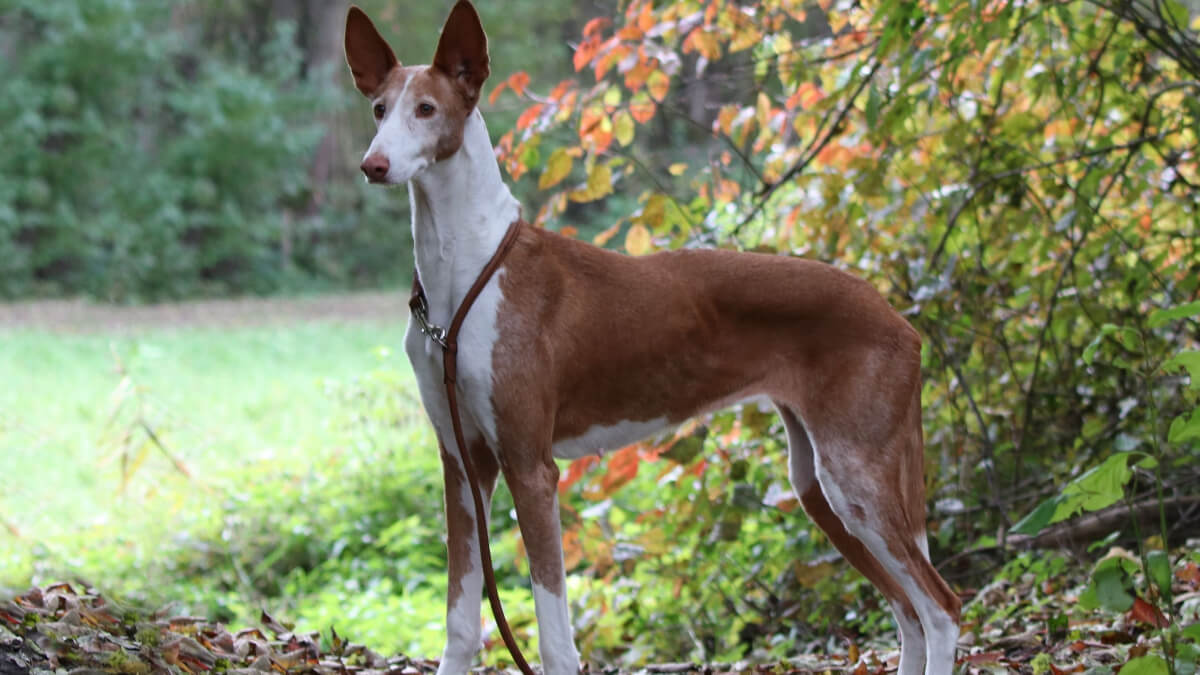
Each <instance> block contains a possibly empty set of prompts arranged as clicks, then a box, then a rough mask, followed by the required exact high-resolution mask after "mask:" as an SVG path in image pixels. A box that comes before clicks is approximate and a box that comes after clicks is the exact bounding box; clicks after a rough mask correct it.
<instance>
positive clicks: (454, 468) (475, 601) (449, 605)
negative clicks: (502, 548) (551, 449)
mask: <svg viewBox="0 0 1200 675" xmlns="http://www.w3.org/2000/svg"><path fill="white" fill-rule="evenodd" d="M471 449H472V451H473V452H472V453H471V457H472V459H473V460H474V468H475V473H476V477H477V478H478V480H479V482H480V496H481V497H482V498H483V504H484V508H485V509H487V510H488V511H490V507H491V503H492V492H493V490H494V488H495V487H496V475H497V474H498V473H499V470H498V468H497V466H496V461H495V458H494V455H493V454H492V452H491V451H490V450H488V449H487V446H486V445H485V444H483V443H477V444H475V445H472V447H471ZM480 450H482V451H480ZM441 455H442V474H443V476H444V478H445V481H446V554H447V556H446V557H447V559H448V563H449V564H448V565H447V569H448V571H449V579H448V584H447V595H446V649H445V650H444V651H443V652H442V662H441V664H440V665H439V666H438V675H460V674H461V673H465V672H467V671H468V670H470V668H471V662H472V661H473V660H474V658H475V654H476V653H477V652H478V651H479V648H480V646H481V633H480V595H481V594H482V592H483V570H482V568H481V567H480V563H479V535H478V533H477V530H476V525H475V502H474V500H473V498H472V496H471V486H470V484H469V483H468V482H467V475H466V472H465V470H464V468H463V464H462V458H461V457H459V456H458V454H457V453H452V452H447V451H446V446H445V445H444V444H442V445H441ZM485 516H486V514H485Z"/></svg>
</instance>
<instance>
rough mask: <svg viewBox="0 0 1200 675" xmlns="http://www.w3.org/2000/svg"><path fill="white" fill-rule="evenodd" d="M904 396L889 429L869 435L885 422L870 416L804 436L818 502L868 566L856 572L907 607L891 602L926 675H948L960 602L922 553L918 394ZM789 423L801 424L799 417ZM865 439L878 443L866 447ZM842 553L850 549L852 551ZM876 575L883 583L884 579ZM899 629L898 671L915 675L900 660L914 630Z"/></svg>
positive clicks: (911, 664) (908, 661) (908, 662)
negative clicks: (920, 637) (914, 623)
mask: <svg viewBox="0 0 1200 675" xmlns="http://www.w3.org/2000/svg"><path fill="white" fill-rule="evenodd" d="M912 396H913V400H911V401H900V400H897V401H894V402H892V403H893V405H892V406H890V408H889V409H891V410H897V411H900V412H899V414H896V415H894V416H890V419H892V420H893V421H892V422H891V425H892V427H893V428H888V429H884V428H882V427H874V428H873V425H875V424H883V423H885V422H882V420H883V419H885V417H884V416H880V415H878V414H877V415H876V416H875V417H872V418H868V417H867V416H866V415H860V416H858V417H850V416H848V417H846V418H843V423H842V424H841V425H838V424H836V423H830V424H827V425H825V426H817V427H814V426H807V427H806V429H807V432H808V433H807V436H808V438H809V440H810V441H811V443H810V445H811V447H812V449H813V452H812V453H811V456H812V459H813V467H812V468H813V474H814V475H815V477H816V482H817V484H818V485H819V487H820V492H821V494H822V495H823V496H824V502H825V503H826V505H827V506H828V508H829V510H830V511H832V513H833V514H834V515H835V516H836V517H837V520H839V521H840V522H841V524H842V526H843V527H844V529H845V531H846V532H847V533H849V534H850V535H851V536H853V537H854V538H855V539H857V540H858V541H859V542H860V543H861V546H862V547H863V548H865V551H866V552H868V553H869V554H870V556H871V558H873V560H874V563H870V562H864V561H865V560H867V558H863V557H857V556H856V557H857V560H858V563H856V566H859V564H862V567H860V569H864V568H866V569H872V573H871V574H870V575H868V578H871V581H872V582H874V583H875V584H876V585H877V586H879V587H880V590H881V591H883V592H884V593H885V594H895V592H896V589H897V588H898V589H899V590H900V592H901V594H902V596H903V597H904V598H905V599H906V600H907V603H905V602H903V601H901V600H900V599H899V598H897V599H895V600H893V606H894V607H896V606H897V605H898V606H899V609H898V610H897V616H898V618H899V619H900V625H901V631H902V633H903V632H904V631H905V630H906V629H905V619H906V618H907V617H911V616H912V614H910V613H909V609H910V608H911V611H912V612H913V613H915V615H916V617H917V618H918V620H919V622H920V629H921V632H923V633H924V643H925V649H924V661H925V664H924V666H925V669H924V670H925V673H926V675H949V674H950V673H951V672H952V670H953V668H954V658H955V648H956V645H957V640H958V618H959V609H960V607H961V603H960V601H959V599H958V596H957V595H955V594H954V592H953V591H952V590H951V589H950V587H949V586H948V585H947V584H946V582H945V581H944V580H943V579H942V577H941V575H939V574H938V572H937V570H936V569H935V568H934V567H933V565H932V564H931V563H930V561H929V558H928V557H927V554H926V550H927V544H926V542H925V541H923V540H924V538H925V500H924V478H923V463H924V457H923V454H922V453H923V450H922V448H921V431H920V403H919V398H918V397H919V396H920V392H919V389H918V390H917V391H916V392H915V393H914V394H912ZM879 410H881V408H876V411H879ZM795 417H796V418H798V419H797V421H802V422H803V415H796V416H795ZM870 438H875V439H882V440H878V441H868V440H866V439H870ZM801 468H803V467H801ZM808 487H809V488H811V485H809V486H808ZM810 501H815V500H810ZM816 510H819V508H818V509H816ZM830 529H836V526H834V525H831V527H830ZM827 531H828V529H827ZM846 546H847V548H849V549H850V550H855V547H854V545H853V544H850V543H847V544H846ZM851 562H855V560H854V559H851ZM880 568H881V570H882V572H883V573H885V574H886V577H889V578H890V580H885V579H884V577H883V576H882V575H881V574H880ZM865 573H866V572H865V571H864V574H865ZM889 599H891V598H889ZM909 621H911V619H909ZM907 630H908V635H902V639H905V645H904V646H903V647H902V651H901V661H902V664H903V666H904V667H905V668H907V669H910V670H906V671H905V672H916V671H917V668H918V664H917V662H916V661H915V660H914V658H913V657H912V656H911V655H909V656H908V657H907V658H906V656H905V653H904V652H907V651H909V650H910V648H911V647H910V645H911V643H912V642H914V641H915V640H916V636H915V631H914V630H913V629H912V628H909V629H907ZM910 636H911V637H910Z"/></svg>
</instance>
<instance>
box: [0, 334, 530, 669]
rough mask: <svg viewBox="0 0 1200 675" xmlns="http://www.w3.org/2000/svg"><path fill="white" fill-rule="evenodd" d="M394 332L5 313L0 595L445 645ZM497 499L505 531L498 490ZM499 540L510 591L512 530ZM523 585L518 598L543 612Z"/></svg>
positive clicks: (519, 612) (433, 459) (427, 482)
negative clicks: (74, 589)
mask: <svg viewBox="0 0 1200 675" xmlns="http://www.w3.org/2000/svg"><path fill="white" fill-rule="evenodd" d="M403 329H404V326H403V324H402V323H400V322H332V321H321V322H310V323H300V322H292V323H289V324H280V325H274V326H267V327H255V328H239V329H214V328H208V329H195V328H189V329H174V328H163V329H153V330H143V331H140V332H134V333H103V332H97V333H94V334H83V335H81V334H67V333H55V332H48V331H34V330H14V329H0V381H3V382H4V383H5V386H4V387H2V388H0V475H3V476H5V477H6V479H5V481H4V484H3V488H0V521H2V522H0V590H3V589H4V588H5V587H7V588H9V589H10V590H12V591H17V590H20V589H23V588H25V587H28V586H29V585H30V584H46V583H51V582H56V581H61V580H70V579H76V578H82V579H85V580H87V581H88V582H90V583H93V584H95V585H96V586H97V587H98V588H100V589H101V590H103V591H104V592H105V593H107V594H109V595H112V596H115V597H118V598H123V599H125V600H127V601H134V602H139V603H142V604H146V605H149V606H160V605H162V604H164V603H171V604H172V605H173V607H174V608H175V611H181V612H185V613H194V614H199V615H206V616H209V617H211V618H215V619H219V620H224V621H231V622H233V623H235V624H241V625H245V624H252V623H255V622H256V620H257V617H258V613H259V611H260V609H266V610H268V611H270V612H272V613H273V614H275V615H277V616H279V617H281V618H286V619H290V620H293V621H296V622H297V628H298V629H302V630H318V629H321V630H328V627H329V626H330V625H336V626H337V628H338V631H339V632H340V633H342V634H343V635H349V636H353V638H354V639H356V640H358V641H361V642H364V643H366V644H368V645H369V646H371V647H372V648H374V649H377V650H380V651H382V652H385V653H391V652H396V651H402V652H404V653H408V654H414V655H422V656H435V655H436V654H437V653H438V652H439V651H440V649H441V646H442V640H443V639H444V628H443V626H442V623H443V620H444V615H443V612H444V598H445V594H446V581H445V553H444V544H443V537H444V524H443V522H442V514H441V511H442V490H441V468H440V462H439V460H438V454H437V450H436V448H437V445H436V442H435V440H434V436H433V433H432V430H431V429H430V427H429V424H428V422H427V420H426V419H425V416H424V413H423V411H422V410H421V406H420V403H419V400H418V398H417V395H416V387H415V382H414V380H413V376H412V374H411V370H410V368H409V367H408V364H407V361H406V359H405V357H404V354H403V350H402V349H401V341H402V338H403ZM143 422H144V423H145V425H146V426H148V427H149V428H150V429H152V430H153V432H154V434H155V436H156V437H157V438H158V439H159V440H160V441H161V443H162V446H164V448H165V451H164V450H163V449H162V448H159V447H158V446H157V445H156V444H155V443H154V442H153V441H152V440H151V439H150V437H149V435H148V434H147V433H146V431H145V427H144V426H142V423H143ZM168 453H169V455H170V456H168ZM175 460H177V461H178V464H180V465H182V466H183V467H184V468H185V469H186V474H185V473H184V472H181V471H180V469H179V468H178V467H177V465H176V461H175ZM497 509H498V511H499V513H498V514H497V521H498V522H497V524H498V525H499V526H500V527H506V526H507V527H509V528H511V526H512V523H511V522H510V521H511V518H510V517H509V516H508V511H509V509H511V501H510V499H509V498H508V497H507V493H505V492H503V491H502V492H501V494H500V495H498V497H497ZM14 530H15V531H16V533H17V534H15V535H14V534H13V531H14ZM495 553H496V557H497V560H498V561H499V563H500V564H501V565H504V569H506V570H509V573H508V574H507V575H505V577H504V580H505V581H506V582H508V583H509V584H512V585H520V584H521V583H522V581H523V575H521V574H520V573H519V572H518V571H517V569H516V565H515V564H514V558H515V557H516V545H515V540H514V539H513V538H512V537H505V538H504V541H502V542H496V544H495ZM0 595H3V593H0ZM509 595H510V596H511V593H510V594H509ZM517 596H518V597H514V598H512V599H511V605H512V608H511V609H510V613H512V614H513V615H514V616H516V617H524V618H525V619H526V620H531V619H532V604H531V602H530V598H529V597H528V593H527V592H526V593H522V592H521V591H519V590H518V591H517Z"/></svg>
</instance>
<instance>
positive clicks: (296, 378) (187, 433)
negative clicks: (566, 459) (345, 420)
mask: <svg viewBox="0 0 1200 675" xmlns="http://www.w3.org/2000/svg"><path fill="white" fill-rule="evenodd" d="M402 336H403V324H401V323H398V322H391V323H376V322H361V323H351V322H314V323H303V324H291V325H280V326H270V327H257V328H241V329H230V330H224V329H213V328H205V329H186V330H184V329H170V328H168V329H162V330H151V331H145V332H141V333H134V334H124V335H119V334H118V335H113V334H109V335H106V334H94V335H64V334H55V333H50V332H42V331H30V330H24V331H17V332H14V331H6V332H0V345H2V347H0V382H4V383H5V386H4V387H2V388H0V475H5V476H12V477H19V479H18V480H6V481H5V483H6V484H5V488H4V490H3V492H0V514H2V515H3V517H4V519H5V520H7V521H8V522H9V523H10V524H11V525H13V526H14V527H16V528H17V530H18V531H20V532H21V533H23V534H27V535H28V536H30V537H35V538H44V537H50V538H53V537H57V536H61V535H64V534H69V533H77V532H79V531H81V530H83V529H86V528H89V527H94V526H96V525H98V524H104V523H109V522H112V520H113V519H114V518H117V517H123V516H127V515H128V509H129V508H130V507H132V508H134V509H136V510H138V511H141V510H144V509H145V508H146V507H147V505H148V502H147V501H146V500H147V499H150V500H151V502H153V503H154V505H159V502H163V503H170V504H176V505H180V500H186V499H188V498H192V497H195V496H196V495H199V494H203V493H204V491H205V488H212V487H214V485H212V483H214V482H217V483H220V482H226V481H228V480H230V478H231V476H232V477H233V479H234V480H236V469H237V468H238V467H239V466H244V465H246V464H252V463H255V462H259V461H264V460H268V461H273V460H278V461H289V462H301V463H303V462H310V461H316V460H318V459H319V458H321V457H323V456H326V455H328V453H330V452H331V451H333V450H336V446H337V444H338V443H339V441H340V440H341V439H340V438H339V437H338V435H337V434H335V433H333V432H334V430H333V429H331V427H330V425H331V421H332V417H333V415H334V413H335V411H336V410H337V408H338V406H339V402H338V401H337V400H336V397H334V396H332V395H331V392H330V387H331V386H333V385H335V384H336V383H338V382H345V381H349V380H351V379H353V378H355V377H359V376H362V375H364V374H366V373H368V372H369V371H371V370H372V369H374V368H376V367H378V366H379V365H380V363H381V358H383V357H386V355H387V354H388V353H389V352H390V353H393V354H394V353H395V352H396V351H398V350H399V345H400V342H401V339H402ZM122 367H123V368H124V369H125V370H126V372H127V373H128V374H129V376H130V383H129V384H131V385H132V388H129V389H121V388H120V385H121V381H122V376H121V373H120V372H119V371H120V369H121V368H122ZM139 406H140V409H141V411H142V414H141V415H139V414H138V412H139ZM114 411H115V412H116V414H115V415H114ZM139 416H140V417H144V419H145V421H146V422H147V423H148V424H149V426H150V427H151V428H152V429H154V430H155V432H156V434H157V435H158V436H159V438H160V439H161V441H162V443H163V445H164V446H166V448H167V449H168V450H169V451H170V452H171V453H172V454H173V455H175V456H176V457H177V458H178V459H179V460H180V461H181V462H182V464H183V465H184V466H185V467H187V469H188V471H189V472H190V473H191V478H185V477H183V476H182V475H181V474H180V473H179V472H178V471H177V470H176V469H175V468H174V466H173V465H172V462H171V461H169V460H168V459H167V457H166V455H165V454H164V453H163V452H161V450H159V449H158V448H157V447H156V446H154V445H153V444H152V443H149V444H146V445H145V446H144V447H143V442H144V441H146V440H148V437H147V435H146V434H145V432H144V430H142V429H139V428H138V427H137V419H138V417H139ZM125 433H130V434H131V437H130V438H129V439H128V440H125V439H123V437H122V436H123V434H125ZM143 451H145V452H144V453H143ZM143 454H144V456H143ZM122 455H124V456H125V458H126V459H127V460H128V461H129V465H128V467H127V469H134V468H135V467H134V465H133V462H134V461H136V460H137V459H139V457H141V458H142V459H144V462H143V463H141V464H140V465H138V466H136V470H133V471H132V477H131V480H130V481H129V483H128V485H127V486H126V489H125V490H124V491H122V490H121V485H122V480H121V476H122V468H121V458H122Z"/></svg>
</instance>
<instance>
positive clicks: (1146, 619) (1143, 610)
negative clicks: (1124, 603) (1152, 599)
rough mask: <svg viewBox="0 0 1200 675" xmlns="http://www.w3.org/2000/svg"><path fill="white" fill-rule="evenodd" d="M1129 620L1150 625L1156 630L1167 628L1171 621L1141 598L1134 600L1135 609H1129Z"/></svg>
mask: <svg viewBox="0 0 1200 675" xmlns="http://www.w3.org/2000/svg"><path fill="white" fill-rule="evenodd" d="M1129 618H1130V619H1133V620H1134V621H1141V622H1142V623H1146V624H1150V625H1151V626H1154V627H1155V628H1166V627H1167V626H1169V625H1170V624H1171V622H1170V620H1168V619H1167V617H1166V616H1163V613H1162V612H1161V611H1159V609H1158V608H1157V607H1155V606H1154V605H1152V604H1150V603H1148V602H1146V601H1145V600H1143V599H1142V598H1141V597H1140V596H1138V597H1135V598H1134V599H1133V607H1131V608H1129Z"/></svg>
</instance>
